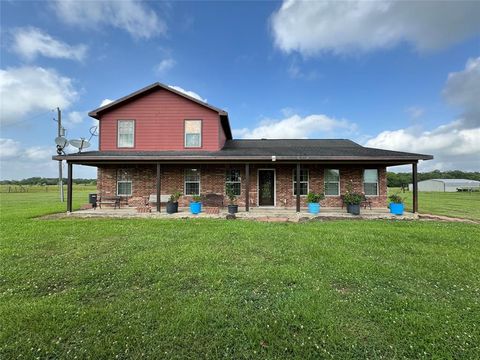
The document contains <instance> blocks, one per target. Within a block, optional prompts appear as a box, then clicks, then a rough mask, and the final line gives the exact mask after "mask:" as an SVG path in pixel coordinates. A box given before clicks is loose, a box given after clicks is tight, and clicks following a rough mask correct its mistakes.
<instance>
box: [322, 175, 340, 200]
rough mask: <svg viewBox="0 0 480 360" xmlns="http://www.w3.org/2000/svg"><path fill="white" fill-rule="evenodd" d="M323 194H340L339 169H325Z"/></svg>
mask: <svg viewBox="0 0 480 360" xmlns="http://www.w3.org/2000/svg"><path fill="white" fill-rule="evenodd" d="M325 195H326V196H338V195H340V170H338V169H325Z"/></svg>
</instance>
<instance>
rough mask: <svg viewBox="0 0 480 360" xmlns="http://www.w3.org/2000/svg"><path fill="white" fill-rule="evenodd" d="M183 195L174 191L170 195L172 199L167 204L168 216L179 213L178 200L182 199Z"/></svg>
mask: <svg viewBox="0 0 480 360" xmlns="http://www.w3.org/2000/svg"><path fill="white" fill-rule="evenodd" d="M180 196H182V193H181V192H180V191H174V192H173V193H172V195H170V199H169V200H168V202H167V214H174V213H176V212H178V199H180Z"/></svg>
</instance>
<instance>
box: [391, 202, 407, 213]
mask: <svg viewBox="0 0 480 360" xmlns="http://www.w3.org/2000/svg"><path fill="white" fill-rule="evenodd" d="M403 209H404V207H403V204H395V203H390V213H392V214H394V215H403Z"/></svg>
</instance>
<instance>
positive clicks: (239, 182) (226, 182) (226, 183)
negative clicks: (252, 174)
mask: <svg viewBox="0 0 480 360" xmlns="http://www.w3.org/2000/svg"><path fill="white" fill-rule="evenodd" d="M231 171H238V181H230V180H227V177H228V176H229V175H230V174H229V173H230V172H231ZM240 174H241V172H240V169H236V168H233V169H227V170H226V173H225V194H226V193H227V188H228V185H229V184H239V185H240V193H239V194H235V196H240V195H242V176H241V175H240Z"/></svg>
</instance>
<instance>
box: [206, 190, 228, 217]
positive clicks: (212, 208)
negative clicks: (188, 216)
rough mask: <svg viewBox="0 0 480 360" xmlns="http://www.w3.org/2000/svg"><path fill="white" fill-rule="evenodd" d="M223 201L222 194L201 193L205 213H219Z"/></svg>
mask: <svg viewBox="0 0 480 360" xmlns="http://www.w3.org/2000/svg"><path fill="white" fill-rule="evenodd" d="M223 201H224V196H223V194H215V193H208V194H205V195H202V204H203V208H204V211H205V213H207V214H219V213H220V209H221V208H223V207H224V204H223Z"/></svg>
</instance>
